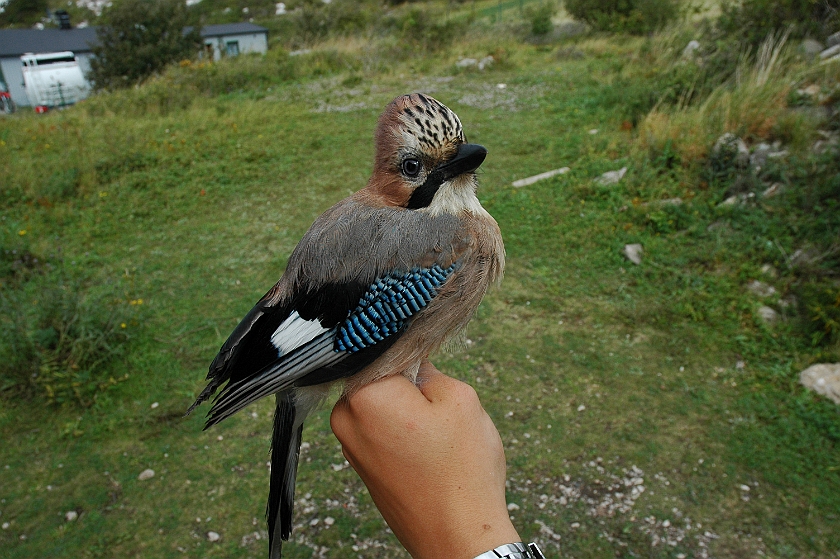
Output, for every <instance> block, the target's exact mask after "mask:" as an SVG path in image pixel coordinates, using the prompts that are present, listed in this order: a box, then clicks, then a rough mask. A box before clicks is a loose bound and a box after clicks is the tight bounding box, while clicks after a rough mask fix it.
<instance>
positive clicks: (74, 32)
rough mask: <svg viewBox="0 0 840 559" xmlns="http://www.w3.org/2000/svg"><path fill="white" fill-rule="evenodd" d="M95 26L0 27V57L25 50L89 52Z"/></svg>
mask: <svg viewBox="0 0 840 559" xmlns="http://www.w3.org/2000/svg"><path fill="white" fill-rule="evenodd" d="M96 43H97V40H96V28H95V27H83V28H82V29H78V28H77V29H55V28H49V29H0V57H7V56H20V55H22V54H25V53H27V52H34V53H39V52H59V51H64V50H69V51H73V52H74V53H77V54H78V53H80V52H90V48H91V45H95V44H96Z"/></svg>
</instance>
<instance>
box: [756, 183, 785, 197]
mask: <svg viewBox="0 0 840 559" xmlns="http://www.w3.org/2000/svg"><path fill="white" fill-rule="evenodd" d="M783 191H784V186H783V185H782V183H780V182H774V183H773V184H771V185H770V186H768V187H767V189H766V190H765V191H764V192H762V193H761V196H762V197H763V198H772V197H773V196H778V195H779V194H781V193H782V192H783Z"/></svg>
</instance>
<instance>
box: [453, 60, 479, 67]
mask: <svg viewBox="0 0 840 559" xmlns="http://www.w3.org/2000/svg"><path fill="white" fill-rule="evenodd" d="M477 64H478V60H476V59H475V58H462V59H461V60H459V61H458V62H456V63H455V66H457V67H458V68H469V67H470V66H476V65H477Z"/></svg>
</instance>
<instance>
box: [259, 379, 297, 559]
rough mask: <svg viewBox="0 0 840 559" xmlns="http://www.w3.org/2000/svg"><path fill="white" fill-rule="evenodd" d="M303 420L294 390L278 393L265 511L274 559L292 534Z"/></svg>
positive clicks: (277, 558)
mask: <svg viewBox="0 0 840 559" xmlns="http://www.w3.org/2000/svg"><path fill="white" fill-rule="evenodd" d="M303 419H304V418H303V417H299V412H298V410H297V408H296V407H295V397H294V394H293V391H292V390H287V391H285V392H282V393H280V394H277V409H276V410H275V413H274V436H273V438H272V445H271V486H270V489H269V492H268V504H267V505H266V511H265V514H266V517H267V520H268V547H269V557H270V559H280V552H281V547H282V545H283V541H284V540H288V539H289V536H290V535H291V533H292V512H293V509H294V506H295V477H297V466H298V458H299V457H300V442H301V434H302V432H303ZM296 424H297V425H296Z"/></svg>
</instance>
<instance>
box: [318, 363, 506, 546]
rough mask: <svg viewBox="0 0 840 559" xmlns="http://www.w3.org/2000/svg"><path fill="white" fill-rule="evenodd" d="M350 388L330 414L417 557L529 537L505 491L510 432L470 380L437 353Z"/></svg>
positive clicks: (361, 472) (385, 512)
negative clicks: (409, 374)
mask: <svg viewBox="0 0 840 559" xmlns="http://www.w3.org/2000/svg"><path fill="white" fill-rule="evenodd" d="M418 384H419V387H418V386H415V385H414V384H412V383H411V381H409V380H408V379H407V378H405V377H404V376H402V375H394V376H391V377H387V378H385V379H382V380H380V381H377V382H374V383H372V384H369V385H367V386H364V387H363V388H361V389H360V390H359V391H358V392H356V393H355V394H352V395H351V396H350V397H348V398H346V399H345V398H342V399H341V400H340V401H339V402H338V404H336V406H335V408H334V409H333V412H332V416H331V417H330V424H331V426H332V429H333V432H334V433H335V436H336V437H337V438H338V440H339V441H340V442H341V445H342V450H343V452H344V456H345V457H346V458H347V461H348V462H350V465H351V466H353V469H355V470H356V472H357V473H358V474H359V476H360V477H361V478H362V481H364V482H365V485H367V488H368V490H369V491H370V495H371V497H372V498H373V501H374V503H376V506H377V507H378V508H379V511H380V512H381V513H382V516H383V517H384V518H385V521H386V522H387V523H388V526H390V527H391V529H392V530H393V531H394V534H395V535H396V536H397V538H398V539H399V540H400V542H401V543H402V544H403V546H405V548H406V549H407V550H408V552H409V553H410V554H411V556H412V557H413V558H414V559H439V558H440V557H447V558H449V559H472V558H473V557H475V556H477V555H479V554H481V553H483V552H485V551H487V550H489V549H493V548H495V547H497V546H499V545H503V544H506V543H510V542H518V541H521V538H520V537H519V535H518V534H517V532H516V529H515V528H514V527H513V524H511V522H510V517H509V516H508V511H507V503H506V501H505V473H506V466H505V454H504V449H503V448H502V440H501V438H500V437H499V432H498V431H497V430H496V427H495V425H493V421H492V420H491V419H490V416H488V415H487V412H485V411H484V408H483V407H481V402H479V400H478V396H477V395H476V393H475V390H473V388H472V387H470V386H469V385H467V384H465V383H463V382H460V381H458V380H455V379H453V378H450V377H447V376H446V375H444V374H442V373H441V372H440V371H438V370H437V369H436V368H435V367H434V365H432V364H431V363H429V362H428V361H427V362H425V363H423V365H422V366H421V367H420V375H419V376H418Z"/></svg>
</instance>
